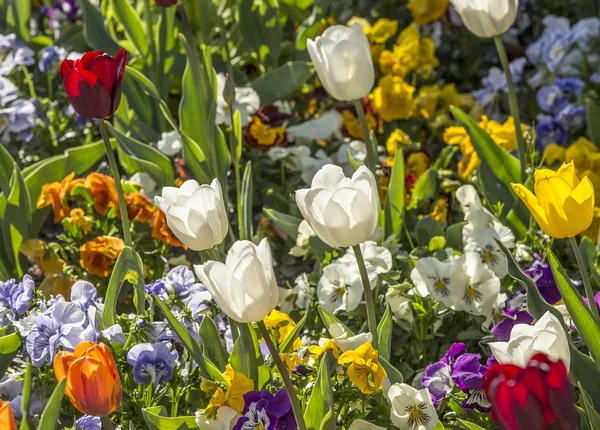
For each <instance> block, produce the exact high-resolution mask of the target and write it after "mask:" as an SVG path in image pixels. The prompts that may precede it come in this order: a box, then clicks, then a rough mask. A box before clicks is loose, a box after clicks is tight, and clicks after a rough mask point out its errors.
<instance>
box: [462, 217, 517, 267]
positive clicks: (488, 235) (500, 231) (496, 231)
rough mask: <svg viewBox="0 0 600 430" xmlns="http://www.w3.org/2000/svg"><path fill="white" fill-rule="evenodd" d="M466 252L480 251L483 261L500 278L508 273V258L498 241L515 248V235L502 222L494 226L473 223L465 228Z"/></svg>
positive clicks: (507, 246)
mask: <svg viewBox="0 0 600 430" xmlns="http://www.w3.org/2000/svg"><path fill="white" fill-rule="evenodd" d="M463 241H464V243H465V248H464V250H465V252H467V251H475V252H477V253H479V256H480V257H481V262H482V263H485V264H487V265H488V267H489V268H490V269H492V271H493V272H494V273H495V274H496V276H498V277H499V278H500V279H502V278H504V277H505V276H506V275H507V274H508V260H507V259H506V256H505V255H504V253H503V252H502V250H501V249H500V247H499V246H498V242H500V243H501V244H502V245H504V246H505V247H506V248H509V249H510V248H514V246H515V235H514V233H513V232H512V230H511V229H510V228H508V227H505V226H503V225H501V224H495V225H494V226H493V227H484V228H475V227H474V225H473V224H469V225H466V226H465V227H464V228H463Z"/></svg>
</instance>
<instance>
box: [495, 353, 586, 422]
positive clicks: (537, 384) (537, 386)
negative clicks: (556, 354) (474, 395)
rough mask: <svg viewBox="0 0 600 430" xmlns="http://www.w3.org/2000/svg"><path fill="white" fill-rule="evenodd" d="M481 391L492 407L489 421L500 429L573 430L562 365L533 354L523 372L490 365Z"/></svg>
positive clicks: (571, 397) (574, 419)
mask: <svg viewBox="0 0 600 430" xmlns="http://www.w3.org/2000/svg"><path fill="white" fill-rule="evenodd" d="M484 390H485V394H486V395H487V397H488V399H489V401H490V403H491V404H492V418H494V419H495V420H496V421H497V423H498V424H499V425H500V427H501V428H503V429H507V430H508V429H510V430H542V429H554V430H575V429H577V423H578V421H579V419H578V414H577V410H576V409H575V406H574V401H575V396H574V392H573V387H572V386H571V383H570V382H569V376H568V375H567V369H566V367H565V365H564V363H563V362H562V361H558V362H553V361H551V360H550V359H549V358H548V357H546V355H544V354H536V355H535V356H533V357H532V358H531V360H529V363H528V365H527V367H526V368H522V367H518V366H515V365H513V364H497V365H494V366H492V367H491V368H490V369H489V370H488V373H487V375H486V377H485V380H484Z"/></svg>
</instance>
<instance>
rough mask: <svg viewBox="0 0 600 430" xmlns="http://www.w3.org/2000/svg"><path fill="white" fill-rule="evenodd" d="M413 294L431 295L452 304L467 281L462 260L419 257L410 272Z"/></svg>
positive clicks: (456, 300) (449, 304)
mask: <svg viewBox="0 0 600 430" xmlns="http://www.w3.org/2000/svg"><path fill="white" fill-rule="evenodd" d="M410 279H411V280H412V281H413V284H414V285H415V288H414V291H412V292H413V293H414V294H416V295H418V296H421V297H427V296H428V295H430V294H431V296H432V297H433V298H434V299H436V300H437V301H438V302H442V303H444V304H445V305H446V306H453V305H454V304H456V303H457V302H458V300H459V295H460V294H461V292H462V291H463V289H464V285H465V283H466V282H467V275H466V273H465V271H464V265H463V263H462V260H460V259H455V260H453V261H440V260H438V259H437V258H434V257H426V258H420V259H419V260H418V261H417V264H416V266H415V268H414V269H413V270H412V272H411V273H410Z"/></svg>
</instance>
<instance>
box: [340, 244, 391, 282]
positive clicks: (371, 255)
mask: <svg viewBox="0 0 600 430" xmlns="http://www.w3.org/2000/svg"><path fill="white" fill-rule="evenodd" d="M360 250H361V252H362V255H363V258H364V260H365V263H370V264H371V265H372V266H373V267H374V268H375V271H376V272H377V273H378V274H379V273H386V272H389V271H390V270H392V265H393V261H392V260H393V259H392V253H391V252H390V250H389V249H387V248H386V247H385V246H377V242H375V241H373V240H367V241H366V242H364V243H361V244H360ZM349 256H352V257H351V258H350V257H349ZM340 261H348V262H356V257H355V256H354V249H352V248H348V252H347V253H346V255H344V256H343V257H342V258H340Z"/></svg>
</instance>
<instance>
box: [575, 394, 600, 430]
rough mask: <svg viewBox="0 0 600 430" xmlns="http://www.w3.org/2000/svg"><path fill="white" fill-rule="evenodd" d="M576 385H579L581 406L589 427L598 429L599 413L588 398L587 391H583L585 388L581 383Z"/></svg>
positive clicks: (599, 427)
mask: <svg viewBox="0 0 600 430" xmlns="http://www.w3.org/2000/svg"><path fill="white" fill-rule="evenodd" d="M578 385H579V392H580V394H581V400H582V401H581V405H582V406H583V409H584V410H585V412H586V415H587V420H588V422H589V424H590V428H591V429H600V414H599V413H598V412H597V411H596V409H595V408H594V404H593V402H592V399H591V398H590V396H589V395H588V393H586V392H585V390H584V389H583V387H582V386H581V383H579V384H578Z"/></svg>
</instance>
